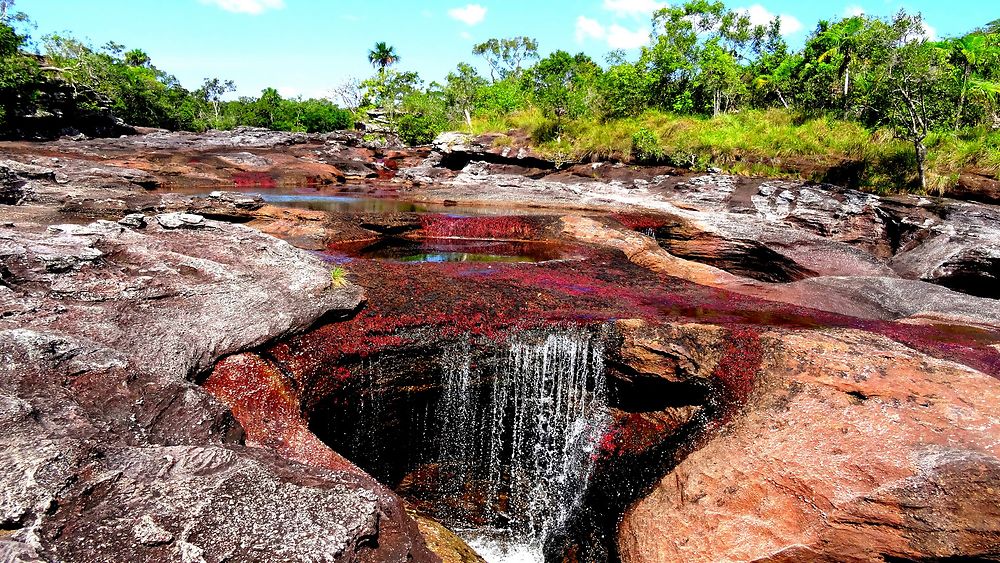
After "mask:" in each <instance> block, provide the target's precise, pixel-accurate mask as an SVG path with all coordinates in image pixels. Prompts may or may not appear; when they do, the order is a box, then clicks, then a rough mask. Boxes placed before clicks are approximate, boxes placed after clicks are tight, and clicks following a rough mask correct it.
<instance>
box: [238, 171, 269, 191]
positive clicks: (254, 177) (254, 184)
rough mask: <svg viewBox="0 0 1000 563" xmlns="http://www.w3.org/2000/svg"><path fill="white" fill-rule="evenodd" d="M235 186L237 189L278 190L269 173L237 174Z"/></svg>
mask: <svg viewBox="0 0 1000 563" xmlns="http://www.w3.org/2000/svg"><path fill="white" fill-rule="evenodd" d="M233 185H234V186H236V187H237V188H276V187H277V186H278V184H277V182H275V181H274V178H272V177H271V175H270V174H268V173H267V172H236V173H234V174H233Z"/></svg>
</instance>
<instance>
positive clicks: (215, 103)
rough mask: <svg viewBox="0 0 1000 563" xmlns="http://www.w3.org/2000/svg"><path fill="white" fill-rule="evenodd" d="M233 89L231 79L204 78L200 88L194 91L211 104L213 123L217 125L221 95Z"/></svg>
mask: <svg viewBox="0 0 1000 563" xmlns="http://www.w3.org/2000/svg"><path fill="white" fill-rule="evenodd" d="M235 91H236V84H235V83H234V82H233V81H232V80H225V81H223V80H219V79H218V78H206V79H205V81H204V83H202V85H201V88H199V89H198V90H196V91H195V95H197V96H198V97H199V98H201V99H202V100H204V101H205V102H206V103H209V104H211V105H212V110H213V112H214V113H215V122H214V123H213V125H216V126H217V125H218V122H219V117H220V116H219V104H220V103H221V102H222V97H223V96H225V95H226V94H227V93H228V92H235Z"/></svg>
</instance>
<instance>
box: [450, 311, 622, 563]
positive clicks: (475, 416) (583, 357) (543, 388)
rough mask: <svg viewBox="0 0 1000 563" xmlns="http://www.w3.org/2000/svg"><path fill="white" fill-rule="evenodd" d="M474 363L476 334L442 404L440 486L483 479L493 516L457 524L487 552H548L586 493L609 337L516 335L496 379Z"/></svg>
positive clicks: (458, 353) (574, 332)
mask: <svg viewBox="0 0 1000 563" xmlns="http://www.w3.org/2000/svg"><path fill="white" fill-rule="evenodd" d="M471 362H472V360H471V354H470V349H469V345H468V343H465V344H462V345H461V346H458V347H456V348H455V349H453V350H452V351H451V352H450V353H449V354H448V355H447V357H446V365H445V369H444V381H443V384H444V391H443V395H442V398H441V401H440V403H439V404H438V407H437V409H436V410H435V413H434V417H435V418H436V419H437V422H438V424H439V425H440V426H439V428H440V436H439V439H440V441H439V447H440V451H439V461H440V462H441V464H442V467H444V468H446V471H445V472H443V477H442V480H441V484H440V485H441V489H442V490H441V492H442V493H443V494H444V496H452V495H455V496H460V495H462V494H463V491H467V490H468V489H467V487H469V485H470V484H475V485H476V490H477V491H478V494H479V495H480V498H481V499H482V503H483V514H482V516H483V518H484V520H485V521H487V522H488V523H489V524H488V525H487V526H484V527H481V528H476V529H462V528H459V529H458V530H457V531H458V532H459V533H460V535H463V536H464V537H465V539H466V540H468V541H469V542H470V544H471V545H472V546H473V547H474V548H475V549H477V550H478V551H479V552H480V553H481V554H482V555H483V556H484V557H486V558H487V560H488V561H490V562H491V563H500V562H503V563H509V562H515V561H516V562H530V561H542V560H543V555H542V552H543V547H544V544H545V541H546V539H547V538H549V537H550V536H551V535H552V534H553V533H555V532H556V531H558V530H559V529H560V528H561V527H562V526H563V525H565V524H566V522H567V520H568V518H569V517H570V515H571V514H572V513H573V511H574V510H575V509H576V508H577V507H578V506H579V503H580V501H581V500H582V498H583V495H584V493H585V492H586V488H587V483H588V481H589V477H590V473H591V470H592V464H593V454H594V449H595V447H596V445H597V443H598V441H599V440H600V437H601V435H602V433H603V432H604V430H605V428H606V426H607V412H606V408H605V405H606V402H605V383H604V346H603V341H602V339H601V338H600V337H598V336H594V335H592V334H591V333H590V332H588V331H586V330H583V329H577V328H573V329H565V330H560V331H558V332H552V333H546V334H540V333H533V332H528V333H524V334H521V335H517V336H515V337H513V338H512V340H511V341H510V342H509V346H508V350H507V354H506V358H505V359H503V361H502V362H501V365H500V367H499V370H498V373H497V374H496V378H494V379H490V380H483V378H482V376H481V374H479V373H477V370H476V369H475V366H473V365H471Z"/></svg>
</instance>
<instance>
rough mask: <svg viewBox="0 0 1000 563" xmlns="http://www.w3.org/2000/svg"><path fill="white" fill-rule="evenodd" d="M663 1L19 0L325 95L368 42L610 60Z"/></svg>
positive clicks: (452, 56)
mask: <svg viewBox="0 0 1000 563" xmlns="http://www.w3.org/2000/svg"><path fill="white" fill-rule="evenodd" d="M659 5H662V3H660V2H658V1H657V0H583V1H580V0H575V1H574V0H534V1H530V2H528V1H524V0H504V1H502V2H498V1H492V0H473V1H472V2H471V3H470V2H464V1H462V0H455V1H441V0H430V1H424V2H415V1H412V0H411V1H384V0H383V1H374V0H373V1H367V2H348V1H345V0H85V1H84V0H17V3H16V7H17V9H19V10H21V11H24V12H27V13H28V15H29V16H30V17H31V18H32V19H33V20H34V21H35V22H36V23H37V25H38V28H37V30H35V31H34V32H33V33H32V35H33V36H34V37H40V36H41V35H44V34H47V33H52V32H64V31H68V32H70V33H72V34H73V35H74V36H76V37H78V38H84V39H86V40H88V41H89V42H90V43H92V44H94V45H102V44H104V43H106V42H108V41H111V40H114V41H116V42H118V43H123V44H125V45H126V46H127V47H129V48H133V47H140V48H142V49H144V50H145V51H146V52H147V53H149V55H150V56H151V58H152V60H153V63H154V64H155V65H156V66H157V67H159V68H161V69H163V70H166V71H168V72H171V73H173V74H174V75H176V76H177V77H178V78H179V79H180V81H181V83H183V84H184V85H185V86H187V87H189V88H194V87H197V86H199V85H200V84H201V82H202V79H203V78H205V77H209V76H211V77H219V78H225V79H231V80H234V81H235V82H236V84H237V86H238V88H239V90H238V93H239V94H241V95H256V94H258V93H259V92H260V90H261V89H263V88H264V87H266V86H274V87H276V88H278V89H279V91H280V92H282V94H283V95H286V96H295V95H305V96H307V97H309V96H324V95H328V94H329V93H330V89H331V88H332V87H334V86H336V85H337V84H340V83H342V82H343V81H344V80H346V79H347V78H350V77H358V78H364V77H367V76H368V75H370V74H371V73H372V69H371V67H370V66H368V63H367V59H366V56H367V52H368V49H369V48H371V46H372V45H373V44H374V43H375V42H376V41H387V42H389V43H390V44H391V45H393V46H395V48H396V50H397V52H398V53H399V54H400V56H401V59H402V60H401V62H400V67H399V68H401V69H404V70H416V71H418V72H420V75H421V76H422V77H423V78H424V79H425V80H428V81H430V80H441V79H443V77H444V76H445V75H446V74H447V73H448V71H449V70H451V69H453V68H454V67H455V65H456V64H457V63H459V62H461V61H467V62H475V61H474V58H473V56H472V52H471V51H472V46H473V45H474V44H475V43H477V42H480V41H483V40H485V39H488V38H490V37H509V36H513V35H527V36H530V37H535V38H537V39H538V40H539V44H540V50H541V51H542V52H543V53H547V52H550V51H554V50H556V49H564V50H567V51H570V52H579V51H584V52H586V53H587V54H589V55H591V56H592V57H594V59H595V60H597V61H599V62H603V60H604V55H605V54H606V53H607V52H608V51H610V50H611V49H613V48H624V49H626V50H630V51H631V52H632V53H636V52H637V48H638V46H640V45H641V44H642V43H643V42H644V41H645V40H646V38H647V36H648V30H649V19H650V14H651V12H652V10H654V9H655V8H656V7H657V6H659ZM727 5H728V6H730V7H732V8H741V9H746V10H748V12H749V13H750V15H751V17H752V18H753V19H763V20H766V19H768V18H769V17H770V16H771V15H773V14H780V15H782V16H783V21H784V22H785V23H786V33H787V38H788V40H789V42H790V43H792V44H793V45H800V44H801V43H802V41H803V40H804V38H805V37H806V35H807V34H808V32H809V31H810V30H811V29H812V28H813V26H814V25H815V23H816V22H817V21H818V20H819V19H821V18H826V19H830V18H837V17H841V16H843V15H845V14H854V13H860V12H863V13H867V14H871V15H877V16H890V15H892V14H894V13H895V12H896V11H898V10H899V9H901V8H905V9H907V10H908V11H914V12H917V11H919V12H921V13H923V15H924V19H925V21H926V22H927V24H928V26H929V32H930V33H931V34H932V35H935V36H938V37H947V36H953V35H960V34H962V33H964V32H965V31H968V30H970V29H972V28H975V27H977V26H980V25H982V24H984V23H986V22H988V21H991V20H994V19H998V18H1000V2H997V0H950V1H942V0H905V1H902V2H901V1H899V0H834V1H816V0H813V1H807V2H803V1H802V0H743V1H741V0H730V1H728V2H727Z"/></svg>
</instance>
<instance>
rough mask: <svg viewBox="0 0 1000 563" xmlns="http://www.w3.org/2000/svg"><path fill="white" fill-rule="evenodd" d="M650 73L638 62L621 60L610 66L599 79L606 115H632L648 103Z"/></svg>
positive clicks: (640, 111)
mask: <svg viewBox="0 0 1000 563" xmlns="http://www.w3.org/2000/svg"><path fill="white" fill-rule="evenodd" d="M652 89H653V80H652V75H651V74H650V73H649V72H647V71H646V69H645V68H644V67H643V66H642V65H640V64H632V63H627V62H621V63H619V64H616V65H613V66H611V67H610V68H609V69H608V70H607V71H606V72H605V73H604V74H603V75H602V76H601V81H600V90H601V99H602V100H603V102H604V113H605V115H606V116H607V117H633V116H636V115H639V114H640V113H642V111H643V110H645V109H646V108H647V107H649V103H650V94H651V92H652Z"/></svg>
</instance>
